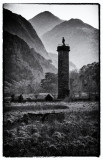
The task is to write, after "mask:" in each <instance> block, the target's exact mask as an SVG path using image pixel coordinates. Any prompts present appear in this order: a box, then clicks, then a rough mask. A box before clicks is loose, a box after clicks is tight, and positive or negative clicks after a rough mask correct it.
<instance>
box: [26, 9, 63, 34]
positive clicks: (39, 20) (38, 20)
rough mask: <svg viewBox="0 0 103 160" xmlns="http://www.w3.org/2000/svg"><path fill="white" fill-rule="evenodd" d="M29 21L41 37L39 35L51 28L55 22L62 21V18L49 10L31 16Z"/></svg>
mask: <svg viewBox="0 0 103 160" xmlns="http://www.w3.org/2000/svg"><path fill="white" fill-rule="evenodd" d="M29 22H30V23H31V24H32V26H33V28H34V29H35V30H36V31H37V33H38V35H39V36H40V37H41V35H43V34H44V33H45V32H47V31H49V30H51V29H52V28H53V27H54V26H56V25H57V24H60V23H61V22H63V20H61V19H60V18H58V17H57V16H55V15H54V14H52V13H51V12H49V11H44V12H41V13H39V14H37V15H36V16H34V17H33V18H31V19H30V20H29ZM41 26H42V27H41Z"/></svg>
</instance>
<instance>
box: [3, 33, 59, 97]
mask: <svg viewBox="0 0 103 160" xmlns="http://www.w3.org/2000/svg"><path fill="white" fill-rule="evenodd" d="M3 58H4V62H3V64H4V93H19V94H20V93H31V92H34V91H35V90H37V88H38V86H39V83H40V81H41V79H42V78H44V76H45V73H46V72H52V73H57V70H56V68H55V67H54V66H53V65H52V64H51V63H50V62H49V61H48V60H46V59H45V58H43V57H42V56H40V54H38V53H37V52H36V51H35V50H34V49H33V48H32V49H31V48H30V47H29V46H28V44H27V43H26V42H25V41H23V40H22V39H21V38H19V37H18V36H16V35H12V34H11V33H8V32H5V31H4V33H3Z"/></svg>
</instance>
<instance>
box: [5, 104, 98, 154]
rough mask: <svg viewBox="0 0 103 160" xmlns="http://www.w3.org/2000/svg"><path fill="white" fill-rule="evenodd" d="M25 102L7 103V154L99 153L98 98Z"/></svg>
mask: <svg viewBox="0 0 103 160" xmlns="http://www.w3.org/2000/svg"><path fill="white" fill-rule="evenodd" d="M23 105H24V104H19V105H18V104H10V106H9V107H7V106H6V107H5V110H4V123H3V124H4V126H3V127H4V132H3V135H4V136H3V155H4V156H5V157H33V156H99V154H100V153H99V152H100V151H99V150H100V143H99V142H100V135H99V133H100V132H99V129H100V128H99V124H100V121H99V119H100V113H99V112H100V111H99V103H98V102H77V103H74V102H73V103H66V102H65V103H64V102H58V103H57V104H53V103H49V102H45V103H35V104H32V105H31V106H32V107H31V106H30V104H27V105H26V104H25V105H24V106H23ZM37 106H38V107H37ZM30 107H31V108H30ZM8 108H9V109H8Z"/></svg>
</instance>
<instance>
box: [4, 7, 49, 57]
mask: <svg viewBox="0 0 103 160" xmlns="http://www.w3.org/2000/svg"><path fill="white" fill-rule="evenodd" d="M3 29H4V31H8V32H9V33H11V34H13V35H17V36H18V37H20V38H22V39H23V40H24V41H25V42H26V43H27V44H28V45H29V47H30V48H34V49H35V51H36V52H38V53H39V54H40V55H41V56H43V57H45V58H46V59H48V53H47V51H46V50H45V47H44V45H43V43H42V41H41V40H40V38H39V37H38V35H37V33H36V31H35V30H34V29H33V27H32V25H31V24H30V22H28V21H27V20H26V19H25V18H23V17H22V16H20V15H17V14H14V13H12V12H11V11H9V10H7V9H4V10H3Z"/></svg>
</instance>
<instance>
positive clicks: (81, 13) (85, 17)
mask: <svg viewBox="0 0 103 160" xmlns="http://www.w3.org/2000/svg"><path fill="white" fill-rule="evenodd" d="M4 8H7V9H9V10H11V11H12V12H14V13H17V14H20V15H22V16H23V17H24V18H26V19H27V20H29V19H31V18H32V17H34V16H35V15H37V14H39V13H40V12H43V11H50V12H51V13H53V14H54V15H56V16H57V17H59V18H61V19H63V20H69V19H71V18H79V19H81V20H82V21H84V22H85V23H88V24H90V25H92V26H93V27H95V28H99V27H98V5H70V4H69V5H42V4H20V3H19V4H10V3H9V4H5V5H4Z"/></svg>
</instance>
